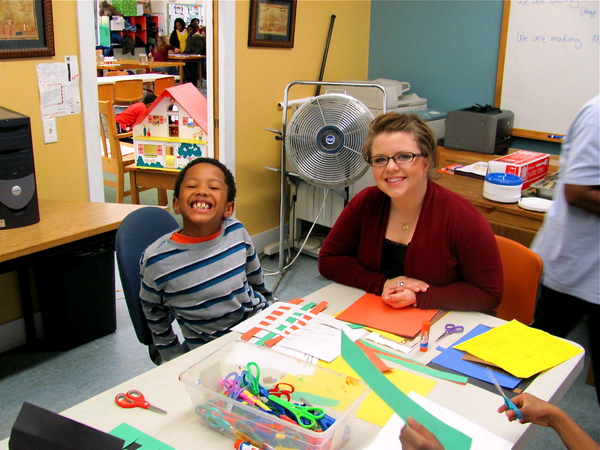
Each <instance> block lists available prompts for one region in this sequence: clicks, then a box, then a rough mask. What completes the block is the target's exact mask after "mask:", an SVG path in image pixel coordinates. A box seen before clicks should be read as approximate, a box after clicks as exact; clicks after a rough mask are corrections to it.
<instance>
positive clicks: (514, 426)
mask: <svg viewBox="0 0 600 450" xmlns="http://www.w3.org/2000/svg"><path fill="white" fill-rule="evenodd" d="M363 293H364V292H363V291H360V290H358V289H354V288H350V287H347V286H342V285H338V284H332V285H329V286H327V287H325V288H323V289H320V290H319V291H317V292H315V293H313V294H311V295H308V296H307V297H306V300H310V301H314V302H320V301H323V300H324V301H328V302H329V307H328V309H327V310H326V312H327V313H330V314H333V313H335V312H338V311H340V310H342V309H344V308H346V307H347V306H349V305H350V304H351V303H352V302H354V301H355V300H356V299H358V298H359V297H360V296H361V295H363ZM448 321H451V322H453V323H458V324H461V325H463V326H464V327H465V330H471V329H473V328H474V327H475V326H477V325H479V324H484V325H488V326H496V325H500V324H502V323H504V321H503V320H501V319H497V318H495V317H491V316H488V315H485V314H480V313H472V312H470V313H468V312H454V311H453V312H449V313H448V315H447V316H445V317H444V318H443V319H442V320H440V321H438V322H436V323H434V324H433V325H432V326H431V335H432V336H439V335H441V334H442V332H443V331H444V324H445V323H447V322H448ZM238 336H239V334H237V333H229V334H228V335H226V336H224V337H222V338H220V339H218V340H216V341H214V342H211V343H209V344H206V345H204V346H203V347H201V348H198V349H196V350H193V351H191V352H189V353H186V354H185V355H183V356H180V357H179V358H177V359H175V360H173V361H170V362H169V363H167V364H164V365H162V366H159V367H157V368H155V369H152V370H150V371H148V372H146V373H144V374H142V375H140V376H138V377H135V378H133V379H131V380H129V381H127V382H125V383H123V384H120V385H119V386H115V387H114V388H113V389H109V390H107V391H106V392H103V393H102V394H99V395H97V396H95V397H92V398H91V399H89V400H87V401H84V402H82V403H80V404H78V405H76V406H74V407H72V408H69V409H67V410H66V411H63V412H62V413H61V414H62V415H63V416H66V417H69V418H72V419H74V420H77V421H79V422H82V423H84V424H87V425H90V426H92V427H94V428H97V429H99V430H102V431H109V430H111V429H113V428H115V427H116V426H117V425H119V424H121V423H122V422H126V423H128V424H129V425H131V426H133V427H135V428H138V429H139V430H141V431H143V432H145V433H147V434H149V435H151V436H153V437H155V438H157V439H159V440H161V441H163V442H165V443H167V444H169V445H171V446H173V447H175V448H176V449H178V450H186V449H195V448H199V443H201V442H204V443H208V442H210V448H211V449H227V450H230V449H231V448H232V446H233V441H232V440H231V439H230V438H228V437H225V436H223V435H221V434H219V433H217V432H216V431H213V430H211V429H209V428H208V427H206V426H203V425H202V424H201V423H200V419H199V418H198V416H197V415H196V414H195V413H194V411H193V410H192V407H191V401H190V398H189V395H188V393H187V391H186V388H185V387H184V385H183V383H181V382H180V381H178V375H179V374H180V373H181V372H183V371H184V370H186V369H187V368H188V367H190V366H191V365H193V364H195V363H196V362H198V361H200V360H201V359H203V358H204V357H205V356H206V355H208V354H209V353H212V352H213V351H215V350H217V349H219V348H220V347H222V346H223V345H225V344H226V343H228V342H231V341H233V340H235V339H237V338H238ZM459 338H460V335H458V336H449V337H447V338H446V339H445V342H444V345H446V346H447V345H450V344H451V343H453V342H454V341H456V340H458V339H459ZM574 345H576V346H578V347H580V346H579V345H578V344H575V343H574ZM432 347H433V346H430V348H429V351H428V352H426V353H421V352H419V351H418V350H417V349H415V350H414V351H413V352H412V353H411V354H409V355H408V356H409V357H410V358H413V359H415V360H418V361H420V362H423V363H427V362H429V361H430V360H431V359H432V358H433V357H435V356H436V355H437V354H438V353H439V352H438V351H437V350H435V349H434V348H432ZM417 348H418V347H417ZM140 351H143V349H141V348H140ZM386 364H390V363H389V362H388V361H386ZM582 368H583V353H580V354H579V355H577V356H575V357H573V358H571V359H570V360H568V361H566V362H564V363H563V364H560V365H559V366H557V367H555V368H553V369H551V370H549V371H547V372H546V373H544V374H542V375H539V376H538V377H537V378H536V379H535V380H534V381H533V382H532V383H531V385H530V386H529V387H528V388H527V392H529V393H531V394H533V395H535V396H537V397H540V398H542V399H544V400H548V401H551V402H552V403H557V402H558V401H559V400H560V399H561V398H562V396H563V395H564V394H565V392H566V391H567V390H568V389H569V387H570V386H571V384H573V382H574V380H575V378H576V377H577V375H578V374H579V373H580V372H581V370H582ZM403 370H407V371H410V369H406V368H404V369H403ZM415 373H416V372H415ZM417 374H419V373H417ZM419 375H421V376H427V375H423V374H419ZM436 381H437V384H436V386H435V387H434V388H433V389H432V391H431V392H430V394H429V395H428V396H427V398H428V399H430V400H433V401H434V402H437V403H439V404H441V405H443V406H445V407H446V408H448V409H450V410H452V411H454V412H456V413H458V414H461V415H462V416H464V417H466V418H468V419H470V420H472V421H473V422H476V423H477V424H479V425H481V426H482V427H484V428H486V429H488V430H490V431H491V432H493V433H494V434H496V435H499V436H501V437H503V438H504V439H507V440H508V441H510V442H514V443H515V446H514V448H518V449H520V448H526V446H527V443H528V442H529V441H530V440H531V438H532V437H533V435H534V434H535V432H536V427H537V426H535V425H521V424H518V423H509V422H508V421H507V420H506V417H505V416H504V415H503V414H498V413H497V412H496V410H497V408H498V406H500V404H501V403H502V399H501V398H500V396H499V395H498V394H495V393H492V392H488V391H486V390H483V389H480V388H478V387H476V386H473V385H470V384H467V385H466V386H462V385H459V384H455V383H451V382H447V381H444V380H436ZM128 389H138V390H140V391H142V392H143V393H144V395H145V396H146V399H147V400H149V401H150V402H151V403H152V404H154V405H156V406H158V407H160V408H163V409H165V410H167V411H168V415H166V416H163V415H160V414H155V413H153V412H151V411H147V410H142V409H140V408H134V409H131V410H129V409H128V410H125V409H121V408H119V407H118V406H117V405H116V404H115V403H114V397H115V395H116V394H118V393H119V392H125V391H127V390H128ZM379 430H380V428H379V427H377V426H375V425H372V424H370V423H367V422H364V421H362V420H357V421H356V422H355V426H354V429H353V431H352V435H351V437H350V441H349V442H348V443H347V444H346V446H345V447H344V450H358V449H363V448H365V447H366V446H368V445H369V444H370V443H371V441H372V440H373V438H374V437H375V436H376V434H377V433H378V432H379ZM5 448H8V439H7V440H4V441H2V442H0V449H5Z"/></svg>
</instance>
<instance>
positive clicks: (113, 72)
mask: <svg viewBox="0 0 600 450" xmlns="http://www.w3.org/2000/svg"><path fill="white" fill-rule="evenodd" d="M122 75H129V72H127V71H126V70H109V71H108V72H106V75H105V76H106V77H119V76H122Z"/></svg>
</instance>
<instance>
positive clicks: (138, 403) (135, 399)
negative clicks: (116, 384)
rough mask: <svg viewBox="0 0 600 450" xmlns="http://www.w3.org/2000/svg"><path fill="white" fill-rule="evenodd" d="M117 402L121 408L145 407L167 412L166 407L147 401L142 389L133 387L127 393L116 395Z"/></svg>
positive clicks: (163, 412) (158, 411)
mask: <svg viewBox="0 0 600 450" xmlns="http://www.w3.org/2000/svg"><path fill="white" fill-rule="evenodd" d="M115 403H116V404H117V405H119V406H120V407H121V408H144V409H149V410H150V411H154V412H157V413H160V414H167V412H166V411H165V410H164V409H160V408H157V407H156V406H153V405H151V404H150V403H148V402H147V401H146V399H145V398H144V395H143V394H142V393H141V392H140V391H136V390H135V389H132V390H130V391H127V392H126V393H125V394H123V393H120V394H117V396H116V397H115Z"/></svg>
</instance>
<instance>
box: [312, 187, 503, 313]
mask: <svg viewBox="0 0 600 450" xmlns="http://www.w3.org/2000/svg"><path fill="white" fill-rule="evenodd" d="M389 214H390V198H389V197H388V196H387V195H386V194H384V193H383V192H381V191H380V190H379V188H377V187H369V188H366V189H364V190H363V191H361V192H360V193H359V194H358V195H356V196H355V197H354V198H353V199H352V200H351V201H350V203H348V205H347V206H346V207H345V208H344V210H343V211H342V213H341V214H340V217H339V218H338V219H337V221H336V223H335V225H334V226H333V228H332V229H331V231H330V233H329V235H328V236H327V239H326V240H325V242H324V243H323V247H322V248H321V251H320V253H319V272H320V273H321V275H323V276H324V277H325V278H328V279H330V280H333V281H335V282H337V283H341V284H345V285H348V286H354V287H357V288H359V289H363V290H365V291H367V292H370V293H373V294H377V295H381V293H382V291H383V285H384V283H385V281H386V278H385V276H384V274H383V273H382V269H381V256H382V250H383V241H384V239H385V232H386V228H387V223H388V219H389ZM404 270H405V273H406V276H408V277H410V278H416V279H419V280H422V281H425V282H426V283H428V284H429V289H428V290H427V292H418V293H417V304H418V305H419V308H422V309H437V308H440V309H446V310H459V311H492V310H494V309H495V308H496V307H497V306H498V304H499V303H500V300H501V298H502V290H503V277H502V262H501V260H500V253H499V251H498V246H497V245H496V240H495V238H494V234H493V232H492V230H491V228H490V225H489V224H488V222H487V221H486V220H485V219H484V218H483V216H482V215H481V214H480V213H479V211H477V209H475V207H474V206H473V205H472V204H471V203H469V202H468V201H467V200H466V199H464V198H462V197H461V196H459V195H458V194H455V193H454V192H452V191H450V190H448V189H446V188H444V187H442V186H440V185H438V184H436V183H434V182H432V181H429V182H428V185H427V192H426V194H425V199H424V202H423V207H422V209H421V214H420V216H419V220H418V222H417V225H416V228H415V232H414V234H413V237H412V240H411V242H410V244H409V246H408V250H407V253H406V260H405V263H404Z"/></svg>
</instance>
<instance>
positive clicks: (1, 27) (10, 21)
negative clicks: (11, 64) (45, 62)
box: [0, 0, 54, 59]
mask: <svg viewBox="0 0 600 450" xmlns="http://www.w3.org/2000/svg"><path fill="white" fill-rule="evenodd" d="M39 56H54V29H53V27H52V0H11V1H0V59H7V58H34V57H39Z"/></svg>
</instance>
